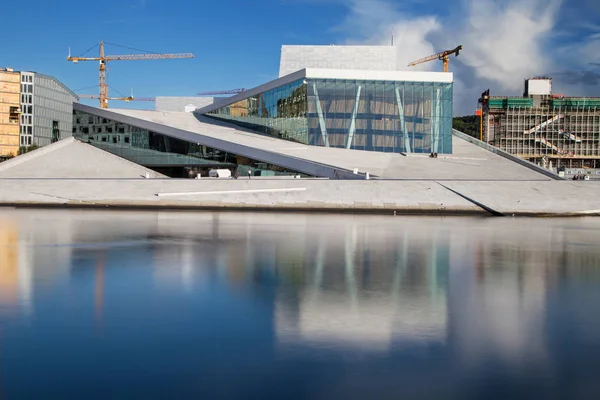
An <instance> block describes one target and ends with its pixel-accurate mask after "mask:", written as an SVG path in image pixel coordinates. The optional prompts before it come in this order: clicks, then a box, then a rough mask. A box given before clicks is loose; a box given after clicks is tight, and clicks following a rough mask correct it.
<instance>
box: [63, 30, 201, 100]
mask: <svg viewBox="0 0 600 400" xmlns="http://www.w3.org/2000/svg"><path fill="white" fill-rule="evenodd" d="M174 58H194V55H193V54H192V53H181V54H154V53H151V54H121V55H115V56H107V55H105V54H104V42H102V41H101V42H100V55H99V56H98V57H71V51H70V50H69V56H68V57H67V61H72V62H74V63H77V62H79V61H100V68H99V70H100V95H99V96H98V99H100V108H108V100H109V98H108V85H107V84H106V63H107V62H108V61H123V60H160V59H174Z"/></svg>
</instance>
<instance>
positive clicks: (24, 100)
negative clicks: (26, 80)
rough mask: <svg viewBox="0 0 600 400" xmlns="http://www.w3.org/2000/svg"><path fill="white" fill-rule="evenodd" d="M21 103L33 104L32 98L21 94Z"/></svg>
mask: <svg viewBox="0 0 600 400" xmlns="http://www.w3.org/2000/svg"><path fill="white" fill-rule="evenodd" d="M21 103H25V104H33V96H32V95H30V94H21Z"/></svg>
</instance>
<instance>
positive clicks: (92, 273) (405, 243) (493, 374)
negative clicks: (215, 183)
mask: <svg viewBox="0 0 600 400" xmlns="http://www.w3.org/2000/svg"><path fill="white" fill-rule="evenodd" d="M599 374H600V220H599V219H513V218H441V217H440V218H438V217H432V218H423V217H392V216H389V217H380V216H378V217H373V216H348V215H343V216H329V215H290V214H269V213H254V214H249V213H174V212H173V213H171V212H162V213H155V212H139V213H137V212H136V213H132V212H108V211H106V212H97V211H94V212H92V211H56V210H39V211H38V210H19V211H17V210H10V209H4V210H0V398H3V399H4V398H6V399H12V398H60V399H71V398H73V399H84V398H85V399H91V398H103V399H107V398H111V399H114V398H165V397H167V396H170V397H171V398H267V397H270V398H316V399H320V398H322V399H332V398H372V399H384V398H390V399H398V398H407V399H408V398H445V399H471V398H472V399H506V398H538V399H539V398H551V399H552V398H557V399H560V398H565V399H576V398H577V399H580V398H582V399H583V398H590V399H592V398H593V399H596V398H598V397H599V396H600V394H599V393H600V380H599V379H598V376H599Z"/></svg>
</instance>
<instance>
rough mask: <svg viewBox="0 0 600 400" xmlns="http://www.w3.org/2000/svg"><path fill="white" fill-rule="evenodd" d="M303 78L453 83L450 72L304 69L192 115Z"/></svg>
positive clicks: (228, 98) (203, 108)
mask: <svg viewBox="0 0 600 400" xmlns="http://www.w3.org/2000/svg"><path fill="white" fill-rule="evenodd" d="M305 78H314V79H346V80H366V81H400V82H436V83H453V82H454V74H453V73H451V72H423V71H370V70H358V69H326V68H304V69H301V70H299V71H296V72H294V73H291V74H289V75H286V76H283V77H281V78H278V79H275V80H272V81H270V82H267V83H265V84H262V85H260V86H257V87H255V88H253V89H250V90H246V91H244V92H242V93H239V94H236V95H235V96H232V97H226V98H223V99H222V100H221V101H219V102H218V103H215V104H211V105H209V106H206V107H202V108H198V109H196V110H195V111H194V114H206V113H209V112H211V111H214V110H217V109H219V108H221V107H224V106H227V105H229V104H233V103H236V102H238V101H241V100H244V99H247V98H248V97H252V96H255V95H257V94H260V93H263V92H266V91H269V90H271V89H275V88H278V87H280V86H283V85H287V84H288V83H292V82H295V81H297V80H300V79H305Z"/></svg>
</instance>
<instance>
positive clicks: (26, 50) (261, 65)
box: [0, 0, 600, 115]
mask: <svg viewBox="0 0 600 400" xmlns="http://www.w3.org/2000/svg"><path fill="white" fill-rule="evenodd" d="M103 4H104V6H103V7H102V8H99V7H98V6H94V5H93V4H81V3H77V2H74V1H66V2H62V6H61V7H60V8H57V7H53V6H52V5H50V4H48V3H45V2H41V1H39V0H34V1H33V2H32V7H31V12H30V13H29V14H27V17H26V18H27V20H28V22H29V24H28V25H27V26H29V27H31V28H29V29H23V26H24V25H23V20H22V18H14V19H9V20H8V23H7V24H5V29H6V30H7V31H15V32H19V35H18V39H17V40H16V41H15V42H12V41H10V42H9V41H3V42H2V43H0V55H2V57H1V58H0V66H2V67H12V68H15V69H18V70H31V71H37V72H41V73H44V74H48V75H53V76H55V77H56V78H57V79H59V80H60V81H62V82H63V83H65V84H66V85H67V86H68V87H69V88H71V89H72V90H74V91H75V92H77V93H80V94H81V93H88V94H96V93H97V92H98V87H97V85H98V71H97V65H96V64H95V63H93V62H87V63H79V64H72V63H69V62H68V61H66V57H67V53H68V49H69V47H70V48H71V53H72V55H74V56H77V55H80V54H82V53H84V52H85V51H86V50H87V49H89V48H91V47H92V46H94V45H97V43H98V41H100V40H103V41H105V42H107V43H116V44H119V45H122V46H127V47H131V48H139V49H144V50H146V51H150V52H161V53H180V52H193V53H194V54H195V55H196V58H195V59H192V60H169V61H144V62H142V61H135V62H134V61H130V62H124V61H123V62H112V63H109V70H108V84H109V87H110V89H109V95H111V96H118V95H124V96H127V95H129V94H130V91H131V90H132V89H133V92H134V95H135V96H137V97H155V96H193V95H195V94H196V93H197V92H199V91H210V90H227V89H232V88H237V87H245V88H251V87H254V86H257V85H259V84H261V83H264V82H266V81H269V80H272V79H275V78H276V77H277V73H278V68H279V55H280V48H281V45H284V44H291V45H293V44H309V45H319V44H321V45H328V44H338V45H343V44H382V45H383V44H390V42H391V36H392V33H393V34H394V41H395V44H396V46H397V47H398V60H399V65H400V66H403V65H406V64H407V63H408V62H409V61H412V60H413V59H416V58H420V57H423V56H427V55H429V54H433V53H435V52H437V51H441V50H444V49H446V48H453V47H454V46H456V45H458V44H462V45H464V46H465V48H464V51H463V52H462V53H461V55H460V57H458V58H453V59H452V61H451V64H450V70H451V72H454V73H455V81H456V85H455V102H454V103H455V114H456V115H463V114H472V113H473V110H474V109H475V107H476V105H477V98H479V95H480V94H481V92H483V91H484V90H485V89H487V88H490V89H491V91H492V94H493V95H512V96H518V95H520V94H521V91H522V83H523V80H524V79H526V78H528V77H532V76H539V75H546V76H550V77H552V78H554V87H555V92H560V93H564V94H566V95H573V96H600V55H599V54H600V51H599V50H600V22H599V21H600V4H598V3H597V2H595V1H593V0H562V1H561V0H551V1H549V2H542V1H541V0H522V1H516V0H501V1H497V0H496V1H494V0H480V1H475V0H453V1H451V2H448V3H446V2H441V0H433V1H429V2H425V1H423V0H408V1H402V2H400V1H393V0H351V1H341V0H265V1H263V2H260V3H257V4H248V3H246V2H242V1H240V0H233V1H229V2H228V3H227V5H228V7H223V6H222V5H221V4H198V3H196V2H191V1H188V0H184V1H180V2H178V3H177V4H178V6H174V5H173V4H170V3H165V2H160V1H158V0H133V1H128V2H119V1H115V0H108V1H106V2H104V3H103ZM96 16H98V18H97V21H96V20H92V19H91V18H95V17H96ZM70 21H75V23H73V22H70ZM332 21H333V22H332ZM82 22H83V24H82ZM57 23H58V24H59V25H58V26H60V27H61V29H56V26H57ZM490 44H491V45H490ZM94 52H97V49H96V50H94ZM128 52H131V51H128V50H125V49H119V48H116V47H113V46H110V45H107V54H123V53H128ZM92 54H93V53H91V54H90V55H92ZM406 69H408V68H407V67H406ZM439 69H440V65H439V63H435V62H434V63H429V64H425V65H422V66H420V67H419V68H417V69H415V70H439ZM82 103H84V104H90V105H97V101H94V100H91V101H82ZM152 106H153V105H152V104H151V103H141V102H133V103H124V102H112V103H111V107H112V108H152Z"/></svg>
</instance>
